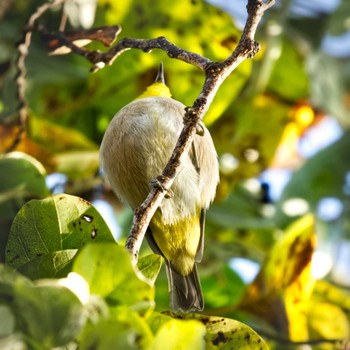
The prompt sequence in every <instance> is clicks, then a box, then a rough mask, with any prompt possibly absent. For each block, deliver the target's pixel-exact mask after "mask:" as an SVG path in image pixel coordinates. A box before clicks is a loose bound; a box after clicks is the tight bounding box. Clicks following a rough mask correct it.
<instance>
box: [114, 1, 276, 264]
mask: <svg viewBox="0 0 350 350" xmlns="http://www.w3.org/2000/svg"><path fill="white" fill-rule="evenodd" d="M274 2H275V1H274V0H267V1H265V2H264V1H262V0H248V5H247V11H248V18H247V21H246V24H245V27H244V29H243V33H242V36H241V38H240V41H239V43H238V45H237V47H236V49H235V50H234V52H233V53H232V54H231V55H230V56H229V57H228V58H227V59H226V60H225V61H224V62H222V63H217V62H211V61H210V60H208V59H206V58H203V57H201V56H200V57H198V61H197V60H195V61H196V62H198V63H197V64H195V65H196V66H197V67H198V68H200V69H202V70H204V71H205V74H206V79H205V82H204V85H203V88H202V91H201V93H200V95H199V97H198V98H197V99H196V100H195V101H194V103H193V106H192V107H191V108H188V109H187V111H186V114H185V118H184V128H183V130H182V132H181V134H180V136H179V139H178V141H177V144H176V146H175V149H174V151H173V154H172V156H171V158H170V160H169V162H168V164H167V166H166V167H165V169H164V171H163V173H162V175H161V176H160V177H159V178H158V181H159V185H158V186H154V187H153V188H152V190H151V192H150V193H149V195H148V197H147V198H146V200H145V201H144V202H143V203H142V204H141V206H140V207H138V208H137V210H135V214H134V219H133V224H132V228H131V231H130V234H129V237H128V239H127V242H126V248H127V249H128V250H129V252H130V253H131V255H132V259H133V262H134V263H136V262H137V260H138V254H139V250H140V247H141V243H142V241H143V238H144V235H145V233H146V230H147V227H148V225H149V223H150V221H151V219H152V217H153V215H154V213H155V211H156V210H157V208H158V207H159V206H160V204H161V202H162V200H163V199H164V196H165V194H166V193H167V191H168V190H169V189H170V187H171V185H172V183H173V182H174V179H175V177H176V176H177V174H178V172H179V169H180V168H181V164H182V161H183V158H184V157H185V154H186V152H188V149H189V147H190V145H191V143H192V139H193V136H194V134H195V132H196V125H197V122H198V121H199V120H200V119H202V118H203V116H204V115H205V113H206V111H207V109H208V108H209V106H210V104H211V102H212V100H213V98H214V96H215V94H216V92H217V90H218V89H219V87H220V85H221V84H222V83H223V81H224V80H225V79H226V78H227V77H228V76H229V75H230V74H231V72H232V71H233V70H234V69H235V68H236V67H237V66H238V65H239V64H240V63H241V62H242V61H244V60H245V59H247V58H251V57H253V56H254V55H255V54H256V53H257V52H258V51H259V48H260V47H259V44H258V43H257V42H256V41H255V40H254V36H255V32H256V29H257V26H258V24H259V22H260V20H261V18H262V16H263V14H264V13H265V11H266V10H267V9H269V8H270V7H271V6H272V5H273V4H274ZM155 40H156V42H157V39H155ZM159 41H161V42H163V38H158V43H159ZM148 44H149V42H148ZM166 45H167V46H166V47H165V48H163V47H159V48H162V49H164V50H165V51H166V52H167V53H168V55H169V52H171V53H173V50H174V53H175V54H174V58H178V59H181V60H183V61H185V62H188V63H192V64H193V62H192V59H193V58H196V59H197V56H199V55H196V54H193V53H190V52H188V51H185V50H180V51H179V49H175V48H174V45H172V44H171V45H168V43H166ZM169 49H171V51H167V50H169ZM181 51H182V52H181ZM114 57H115V56H114ZM170 57H171V56H170Z"/></svg>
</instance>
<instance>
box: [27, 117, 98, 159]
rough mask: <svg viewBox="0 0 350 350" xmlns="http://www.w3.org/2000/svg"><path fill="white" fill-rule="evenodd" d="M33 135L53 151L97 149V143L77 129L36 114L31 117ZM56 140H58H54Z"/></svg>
mask: <svg viewBox="0 0 350 350" xmlns="http://www.w3.org/2000/svg"><path fill="white" fill-rule="evenodd" d="M30 131H31V137H32V138H33V139H34V140H36V141H37V142H38V143H39V144H42V145H45V146H46V147H47V148H48V149H49V150H50V151H51V152H62V151H67V150H77V149H79V150H96V149H97V145H96V144H94V143H93V142H92V141H91V140H89V139H88V138H87V137H86V136H85V135H83V134H82V133H81V132H79V131H78V130H76V129H73V128H68V127H64V126H60V125H57V124H54V123H52V122H49V121H47V120H45V119H41V118H38V117H35V116H31V118H30ZM54 140H56V141H57V142H53V141H54Z"/></svg>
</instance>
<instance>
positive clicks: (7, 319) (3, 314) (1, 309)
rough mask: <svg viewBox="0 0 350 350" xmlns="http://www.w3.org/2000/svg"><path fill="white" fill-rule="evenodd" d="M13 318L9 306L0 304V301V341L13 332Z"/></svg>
mask: <svg viewBox="0 0 350 350" xmlns="http://www.w3.org/2000/svg"><path fill="white" fill-rule="evenodd" d="M14 329H15V317H14V315H13V313H12V311H11V309H10V307H9V306H7V305H3V304H1V301H0V339H1V338H2V337H6V336H8V335H10V334H12V333H13V332H14Z"/></svg>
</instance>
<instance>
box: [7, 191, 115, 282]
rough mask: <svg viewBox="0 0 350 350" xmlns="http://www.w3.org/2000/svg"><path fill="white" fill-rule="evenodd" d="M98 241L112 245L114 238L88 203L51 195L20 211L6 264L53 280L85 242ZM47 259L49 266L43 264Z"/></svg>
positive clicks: (11, 236)
mask: <svg viewBox="0 0 350 350" xmlns="http://www.w3.org/2000/svg"><path fill="white" fill-rule="evenodd" d="M101 241H111V242H112V241H113V242H114V238H113V236H112V234H111V232H110V231H109V228H108V226H107V224H106V223H105V222H104V220H103V219H102V217H101V215H100V214H99V213H98V211H97V210H96V209H95V208H94V207H93V206H92V205H91V204H90V203H89V202H87V201H86V200H84V199H82V198H79V197H74V196H70V195H65V194H59V195H54V196H51V197H47V198H46V199H44V200H32V201H30V202H28V203H27V204H25V206H24V207H22V209H21V210H20V211H19V213H18V214H17V216H16V218H15V220H14V222H13V225H12V228H11V232H10V236H9V240H8V244H7V247H6V261H7V263H8V264H9V265H10V266H12V267H14V268H23V271H25V272H26V273H28V274H29V276H31V275H30V274H31V273H33V277H34V276H35V277H36V278H37V277H53V276H56V275H57V273H59V271H60V269H64V268H65V267H66V266H67V265H68V264H69V261H70V260H71V259H72V258H73V257H74V255H75V250H77V249H80V248H81V247H83V246H84V245H85V244H86V243H88V242H101ZM65 250H68V251H67V252H60V251H65ZM50 257H51V259H52V261H51V263H50V264H48V263H47V262H46V263H44V264H43V261H45V260H50ZM28 263H30V265H27V266H24V265H26V264H28Z"/></svg>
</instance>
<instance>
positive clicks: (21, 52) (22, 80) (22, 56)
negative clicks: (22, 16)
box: [6, 0, 65, 152]
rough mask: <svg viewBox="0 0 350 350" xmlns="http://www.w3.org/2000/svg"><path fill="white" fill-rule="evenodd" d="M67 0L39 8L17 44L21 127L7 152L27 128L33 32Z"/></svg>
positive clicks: (11, 149) (19, 139)
mask: <svg viewBox="0 0 350 350" xmlns="http://www.w3.org/2000/svg"><path fill="white" fill-rule="evenodd" d="M64 1H65V0H53V1H51V2H47V3H45V4H43V5H41V6H39V7H38V8H37V10H36V11H35V12H34V13H33V14H32V15H31V16H30V17H29V19H28V22H27V24H26V26H25V28H24V32H23V37H22V39H21V40H20V42H19V43H18V44H17V50H18V57H17V60H16V68H17V75H16V88H17V98H18V101H19V107H18V124H19V129H18V132H17V135H16V137H15V138H14V140H13V142H12V144H11V145H10V146H9V147H8V148H7V149H6V152H11V151H13V150H14V149H15V148H16V147H17V145H18V144H19V143H20V142H21V139H22V136H23V133H24V132H25V130H26V126H27V120H28V108H27V100H26V97H25V89H26V81H27V80H26V74H27V70H26V67H25V60H26V58H27V55H28V52H29V46H30V43H31V40H32V34H33V31H34V29H35V26H36V22H37V20H38V19H39V18H40V17H41V16H42V15H43V14H44V13H45V12H46V11H47V10H49V9H51V8H53V7H55V6H58V5H60V4H63V3H64Z"/></svg>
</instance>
